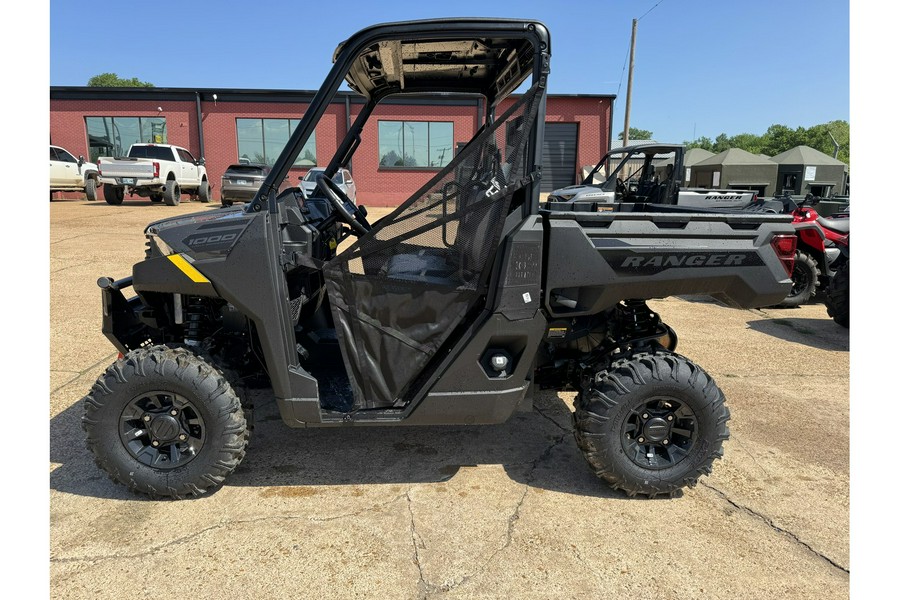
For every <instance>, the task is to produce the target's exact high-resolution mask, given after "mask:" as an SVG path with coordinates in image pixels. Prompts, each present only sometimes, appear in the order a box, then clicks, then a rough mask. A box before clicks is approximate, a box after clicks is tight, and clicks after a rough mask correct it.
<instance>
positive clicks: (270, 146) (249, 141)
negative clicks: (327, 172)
mask: <svg viewBox="0 0 900 600" xmlns="http://www.w3.org/2000/svg"><path fill="white" fill-rule="evenodd" d="M236 121H237V142H238V159H243V160H247V161H250V162H254V163H261V164H266V165H274V164H275V159H276V158H278V156H279V155H280V154H281V151H282V150H284V147H285V146H287V143H288V139H290V137H291V134H292V133H294V129H296V128H297V125H299V124H300V119H236ZM316 164H317V163H316V132H315V131H313V132H312V135H310V136H309V139H308V140H307V141H306V144H304V145H303V149H302V150H300V154H299V155H298V156H297V160H295V161H294V166H295V167H314V166H316Z"/></svg>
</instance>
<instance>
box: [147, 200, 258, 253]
mask: <svg viewBox="0 0 900 600" xmlns="http://www.w3.org/2000/svg"><path fill="white" fill-rule="evenodd" d="M258 214H260V213H245V212H244V209H243V208H242V207H238V208H220V209H217V210H211V211H204V212H197V213H192V214H189V215H180V216H177V217H171V218H169V219H163V220H161V221H155V222H153V223H151V224H150V225H148V226H147V228H146V229H145V230H144V233H145V234H146V235H147V236H150V237H151V238H153V237H157V238H159V239H160V240H162V241H163V242H164V244H158V245H159V246H161V248H160V250H161V251H162V252H163V253H178V254H181V253H187V254H191V255H192V256H194V257H195V258H213V257H217V256H223V255H227V254H228V252H229V251H230V250H231V247H232V246H234V244H235V242H237V240H238V239H239V238H240V237H241V234H243V232H244V230H245V229H246V228H247V225H249V224H250V222H251V221H252V220H253V219H254V218H255V217H256V216H257V215H258ZM165 246H168V249H166V248H165Z"/></svg>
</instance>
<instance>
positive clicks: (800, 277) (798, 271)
mask: <svg viewBox="0 0 900 600" xmlns="http://www.w3.org/2000/svg"><path fill="white" fill-rule="evenodd" d="M821 275H822V272H821V271H820V270H819V265H817V264H816V261H815V259H814V258H813V257H812V256H810V255H809V254H807V253H806V252H801V251H800V250H798V251H797V253H796V254H795V255H794V271H793V273H791V283H792V285H791V291H790V292H789V293H788V295H787V297H786V298H785V299H784V300H782V301H781V302H780V303H779V304H778V306H779V307H781V308H794V307H795V306H800V305H801V304H806V303H807V302H809V301H810V300H811V299H812V297H813V296H815V295H816V288H817V287H818V286H819V277H820V276H821Z"/></svg>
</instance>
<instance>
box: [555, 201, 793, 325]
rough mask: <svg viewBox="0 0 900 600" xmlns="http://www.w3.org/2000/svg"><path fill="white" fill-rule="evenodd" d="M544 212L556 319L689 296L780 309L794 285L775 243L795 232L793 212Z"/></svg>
mask: <svg viewBox="0 0 900 600" xmlns="http://www.w3.org/2000/svg"><path fill="white" fill-rule="evenodd" d="M542 214H543V217H544V234H545V248H546V253H547V255H546V256H547V258H546V265H547V268H546V269H545V274H546V275H545V277H546V281H545V285H544V289H545V290H546V292H545V300H544V302H545V305H546V306H547V309H548V310H549V311H550V313H551V314H552V315H553V316H563V315H567V316H574V315H582V314H585V315H586V314H594V313H597V312H599V311H601V310H604V309H607V308H610V307H612V306H613V305H615V304H616V303H618V302H619V301H621V300H626V299H651V298H664V297H667V296H677V295H683V294H709V295H711V296H714V297H716V298H718V299H720V300H723V301H725V302H727V303H729V304H731V305H734V306H739V307H742V308H751V307H757V306H768V305H771V304H777V303H778V302H780V301H781V300H783V299H784V297H785V296H786V295H787V294H788V292H789V291H790V288H791V280H790V277H789V276H788V273H787V271H786V269H785V267H784V266H783V265H782V263H781V260H780V259H779V257H778V255H777V253H776V252H775V249H774V248H773V247H772V246H771V243H772V238H773V236H775V235H779V234H781V235H790V236H793V235H794V229H793V227H792V226H791V217H790V216H788V215H759V214H728V215H724V214H720V213H702V214H701V213H680V214H679V213H674V214H666V213H610V212H606V213H583V212H553V213H542Z"/></svg>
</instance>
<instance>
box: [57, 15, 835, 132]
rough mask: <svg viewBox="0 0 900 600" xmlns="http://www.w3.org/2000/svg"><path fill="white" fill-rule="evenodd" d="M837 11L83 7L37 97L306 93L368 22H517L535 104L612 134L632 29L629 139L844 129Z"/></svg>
mask: <svg viewBox="0 0 900 600" xmlns="http://www.w3.org/2000/svg"><path fill="white" fill-rule="evenodd" d="M648 11H649V12H648ZM849 12H850V10H849V3H848V0H820V1H813V0H780V1H774V0H755V1H753V2H746V1H744V2H729V1H722V0H662V2H658V0H640V1H628V2H626V1H615V2H610V1H601V0H594V1H592V2H583V1H577V2H558V1H557V2H554V1H552V0H542V1H540V2H537V1H532V0H517V1H516V2H503V3H490V2H484V1H482V2H470V1H466V0H457V1H455V2H452V3H427V2H421V1H420V2H409V1H406V0H394V1H391V2H371V1H370V2H358V1H355V0H348V1H345V2H342V3H340V5H338V4H337V3H330V2H315V3H313V2H309V3H300V2H292V1H288V0H258V1H257V2H252V3H251V2H246V1H244V2H232V1H220V2H200V1H194V2H190V1H187V2H185V1H181V2H171V1H169V0H157V1H156V2H153V3H150V4H147V3H141V2H120V3H102V4H99V5H93V7H92V9H91V10H90V12H89V16H90V19H89V20H90V27H89V28H87V29H86V28H85V27H83V26H78V25H77V24H81V25H83V24H84V21H85V5H84V4H83V3H81V2H70V1H63V0H52V1H51V2H50V85H62V86H68V85H85V84H86V83H87V80H88V79H89V78H90V77H91V76H93V75H97V74H99V73H104V72H114V73H117V74H118V75H119V76H120V77H126V78H130V77H137V78H139V79H141V80H143V81H150V82H152V83H153V84H155V85H156V86H158V87H204V88H215V87H222V88H263V89H270V88H271V89H311V90H314V89H318V87H319V85H320V84H321V82H322V81H323V79H324V77H325V74H326V73H327V71H328V68H329V67H330V65H331V57H332V53H333V51H334V49H335V47H336V46H337V44H338V43H339V42H341V41H342V40H344V39H346V38H347V37H348V36H349V35H351V34H352V33H354V32H355V31H357V30H359V29H361V28H363V27H366V26H368V25H371V24H373V23H379V22H385V21H398V20H407V19H424V18H431V17H449V16H501V17H524V18H532V19H538V20H540V21H543V22H544V23H545V24H547V26H548V27H549V29H550V34H551V43H552V58H551V75H550V88H549V91H550V92H551V93H563V94H577V93H582V94H617V95H618V99H617V101H616V104H615V107H614V121H615V134H618V132H619V131H621V130H622V124H623V122H624V114H625V96H626V86H627V77H626V73H625V71H624V70H623V67H625V66H626V59H627V55H628V47H629V42H630V35H631V20H632V19H634V18H639V17H640V21H639V22H638V33H637V50H636V52H635V75H634V91H633V102H632V111H631V124H632V126H633V127H640V128H642V129H649V130H650V131H653V133H654V138H656V139H657V140H659V141H666V142H681V141H684V140H689V139H694V137H697V136H704V135H705V136H709V137H715V136H716V135H718V134H719V133H723V132H724V133H727V134H729V135H734V134H737V133H744V132H747V133H756V134H759V133H763V132H764V131H765V130H766V128H767V127H768V126H769V125H772V124H773V123H781V124H784V125H787V126H789V127H797V126H804V127H807V126H811V125H815V124H817V123H824V122H827V121H831V120H835V119H845V120H849V117H850V108H849V104H850V102H849V87H850V85H849V77H850V68H849V25H848V23H849ZM148 14H151V15H170V16H169V17H168V18H165V19H147V18H146V15H148ZM89 33H91V35H96V36H98V37H97V38H96V42H91V41H89V39H88V38H87V37H86V35H87V34H89ZM103 42H106V43H103Z"/></svg>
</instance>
